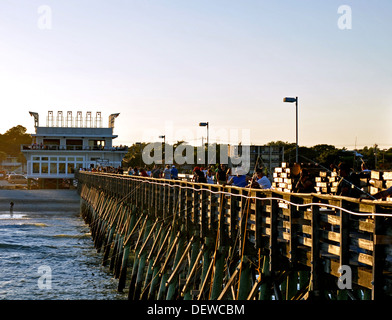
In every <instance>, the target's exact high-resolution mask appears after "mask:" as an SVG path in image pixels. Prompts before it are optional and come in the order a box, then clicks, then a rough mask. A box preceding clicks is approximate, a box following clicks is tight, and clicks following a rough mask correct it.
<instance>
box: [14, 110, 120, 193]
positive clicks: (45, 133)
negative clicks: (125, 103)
mask: <svg viewBox="0 0 392 320" xmlns="http://www.w3.org/2000/svg"><path fill="white" fill-rule="evenodd" d="M30 115H32V116H33V117H34V127H35V134H32V137H33V143H32V144H31V145H22V146H21V149H22V152H23V154H24V156H25V158H26V160H27V178H28V179H40V180H43V181H44V182H45V180H52V179H56V180H55V181H56V183H57V186H58V183H59V180H63V179H71V180H72V179H73V178H74V173H75V171H77V170H80V169H82V168H83V169H91V168H94V167H98V166H112V167H119V166H121V161H122V159H123V157H124V156H125V154H126V153H127V147H123V146H120V147H114V146H113V144H112V140H113V139H115V138H117V136H116V135H114V134H113V128H114V119H115V118H116V117H117V116H118V115H119V114H118V113H117V114H112V115H110V117H109V125H108V127H107V128H104V127H102V119H101V112H97V113H96V117H95V118H93V117H92V115H91V112H87V113H86V117H85V118H84V119H83V117H82V112H80V111H78V112H77V115H76V117H75V118H74V117H73V116H72V112H71V111H68V112H67V115H66V117H64V116H63V113H62V111H59V112H58V113H57V117H56V119H55V118H54V116H53V112H52V111H49V112H48V118H47V122H46V126H45V127H43V126H42V127H41V126H39V115H38V113H35V112H30ZM52 182H53V180H52ZM41 186H45V183H43V184H41Z"/></svg>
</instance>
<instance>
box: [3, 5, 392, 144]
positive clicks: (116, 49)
mask: <svg viewBox="0 0 392 320" xmlns="http://www.w3.org/2000/svg"><path fill="white" fill-rule="evenodd" d="M342 5H348V6H349V7H350V8H351V29H350V28H349V29H342V28H339V25H338V20H339V19H340V18H342V16H343V14H344V15H345V17H347V18H348V11H345V12H344V13H338V8H339V7H340V6H342ZM391 18H392V1H390V0H376V1H368V0H356V1H346V0H345V1H334V0H328V1H325V0H308V1H305V0H287V1H284V0H274V1H272V0H269V1H264V0H241V1H240V0H138V1H135V0H123V1H121V0H116V1H97V0H94V1H92V0H91V1H87V0H78V1H72V0H62V1H60V0H56V1H54V0H52V1H51V0H47V1H34V0H0V106H1V118H0V132H1V133H4V132H5V131H6V130H7V129H9V128H11V127H12V126H14V125H18V124H21V125H23V126H25V127H26V128H27V129H28V132H30V133H33V132H34V128H33V124H34V121H33V118H32V117H30V115H29V111H35V112H38V113H39V114H40V125H46V116H47V112H48V111H49V110H51V111H54V113H55V114H56V113H57V111H59V110H60V111H63V112H64V113H66V112H67V111H73V113H74V114H75V115H76V112H77V111H82V112H83V115H85V113H86V111H92V112H93V114H95V112H96V111H101V112H102V115H103V117H104V125H105V126H106V125H107V119H108V116H109V115H110V114H111V113H117V112H119V113H120V116H119V117H118V118H117V119H116V123H115V129H114V132H115V134H117V135H118V136H119V137H118V138H117V141H116V144H128V145H130V144H132V143H134V142H136V141H143V139H145V137H146V136H148V135H151V136H152V137H156V141H160V139H159V138H158V136H157V135H160V134H165V131H167V130H171V132H172V133H173V135H170V134H168V135H167V136H168V137H169V136H172V137H173V139H174V140H177V139H176V138H178V137H179V136H180V133H181V132H183V131H184V130H188V131H191V132H194V139H193V141H189V142H190V143H191V144H200V143H201V139H200V134H201V133H203V134H204V135H206V134H205V132H206V130H205V128H200V127H198V123H199V122H203V121H208V122H209V123H210V132H213V131H214V130H229V129H232V130H237V131H238V133H239V136H240V137H241V134H242V132H244V130H245V131H246V130H248V131H249V132H250V142H251V143H252V144H265V143H268V142H269V141H277V140H282V141H289V142H295V105H294V104H289V103H283V101H282V99H283V97H285V96H293V97H295V96H298V97H299V99H298V100H299V144H300V145H305V146H313V145H316V144H322V143H326V144H333V145H336V146H338V147H343V146H346V147H347V148H353V147H354V145H355V143H357V147H361V146H364V145H368V146H371V145H373V144H375V143H377V144H378V145H379V146H381V147H388V148H389V147H391V146H392V133H391V130H390V129H391V128H390V122H391V119H392V108H391V106H392V90H391V88H392V86H391V85H392V64H391V58H392V41H391V34H392V19H391ZM340 22H341V23H342V22H344V25H345V26H349V20H347V19H346V20H344V21H343V20H342V19H341V20H340ZM168 128H169V129H168ZM181 130H182V131H181ZM200 130H201V131H200ZM197 132H198V133H199V136H198V134H197ZM210 139H212V140H213V138H211V137H210ZM168 142H173V141H170V139H168ZM211 142H213V141H211Z"/></svg>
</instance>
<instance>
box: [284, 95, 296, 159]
mask: <svg viewBox="0 0 392 320" xmlns="http://www.w3.org/2000/svg"><path fill="white" fill-rule="evenodd" d="M283 102H290V103H292V102H295V122H296V125H295V128H296V129H295V162H297V163H298V97H295V98H290V97H286V98H283Z"/></svg>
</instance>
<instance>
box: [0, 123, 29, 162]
mask: <svg viewBox="0 0 392 320" xmlns="http://www.w3.org/2000/svg"><path fill="white" fill-rule="evenodd" d="M26 131H27V129H26V128H25V127H23V126H21V125H17V126H15V127H12V128H11V129H9V130H7V131H6V133H4V134H2V135H0V151H2V152H4V153H6V154H7V155H9V156H11V157H17V158H18V159H19V161H22V162H25V161H26V159H25V158H24V156H23V154H22V152H21V150H20V149H21V145H22V144H31V142H32V137H31V135H30V134H27V133H26Z"/></svg>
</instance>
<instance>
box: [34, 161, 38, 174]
mask: <svg viewBox="0 0 392 320" xmlns="http://www.w3.org/2000/svg"><path fill="white" fill-rule="evenodd" d="M33 173H38V174H39V162H33Z"/></svg>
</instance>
